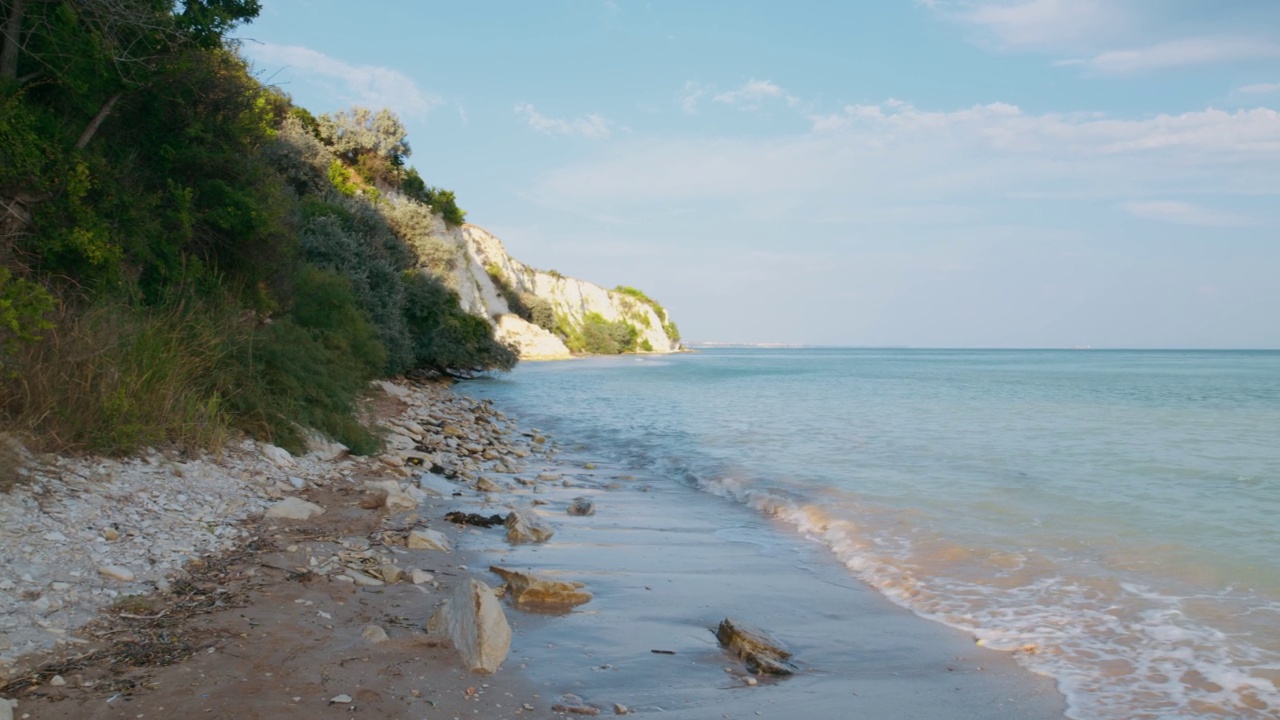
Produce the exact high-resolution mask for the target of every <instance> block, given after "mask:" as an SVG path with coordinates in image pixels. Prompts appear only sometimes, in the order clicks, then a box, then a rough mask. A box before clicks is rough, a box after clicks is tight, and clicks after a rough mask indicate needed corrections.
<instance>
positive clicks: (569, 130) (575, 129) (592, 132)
mask: <svg viewBox="0 0 1280 720" xmlns="http://www.w3.org/2000/svg"><path fill="white" fill-rule="evenodd" d="M515 111H516V114H517V115H519V116H521V117H523V118H524V119H525V121H526V122H528V123H529V127H531V128H533V129H534V130H537V131H538V132H540V133H542V134H544V135H574V136H577V137H585V138H593V139H596V140H605V139H608V138H609V137H610V136H611V135H613V130H612V129H611V128H610V126H609V122H608V121H607V120H605V119H604V118H603V117H600V116H599V115H595V114H592V115H587V116H586V117H581V118H574V119H573V120H561V119H560V118H553V117H548V116H546V115H543V114H542V113H540V112H538V111H537V109H535V108H534V107H533V106H532V105H529V104H527V103H526V104H523V105H516V107H515Z"/></svg>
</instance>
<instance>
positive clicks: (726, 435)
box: [468, 347, 1280, 718]
mask: <svg viewBox="0 0 1280 720" xmlns="http://www.w3.org/2000/svg"><path fill="white" fill-rule="evenodd" d="M468 393H469V394H474V395H477V396H480V397H491V398H494V399H495V400H497V401H499V402H500V404H501V405H502V406H504V407H506V408H509V409H510V410H511V411H513V412H515V413H516V414H517V416H519V418H520V420H521V422H522V423H523V424H526V425H529V424H534V425H537V426H539V427H541V428H544V429H546V430H550V431H552V432H554V433H556V435H557V436H559V437H563V438H570V439H572V440H573V441H574V442H579V443H581V445H582V448H581V449H582V450H584V451H588V452H590V453H593V454H596V455H599V456H601V457H605V458H608V459H610V460H611V461H614V462H617V463H619V464H621V465H622V466H631V467H636V468H645V469H647V470H648V471H650V472H652V473H656V474H657V475H659V476H660V477H661V478H663V480H664V481H669V482H672V483H678V484H681V485H684V486H687V487H689V488H691V489H696V490H697V491H699V492H704V493H707V494H711V495H715V496H719V497H721V498H728V499H730V500H732V501H734V502H736V503H739V504H740V505H741V507H742V508H743V511H744V512H755V513H759V514H762V515H764V516H767V517H769V518H771V519H773V520H776V521H777V522H773V523H772V524H771V526H772V527H775V528H776V529H777V530H776V531H777V532H778V533H780V534H782V535H790V536H792V537H794V538H796V539H798V540H799V541H802V542H805V543H810V544H814V545H816V546H818V547H820V548H822V551H824V552H828V553H830V554H831V555H832V556H834V557H835V558H836V559H838V561H839V563H840V566H842V567H843V568H844V570H845V572H847V573H848V575H850V576H852V577H855V578H857V579H858V580H860V581H862V582H863V583H866V584H868V585H870V586H872V587H874V588H875V589H877V590H878V591H879V592H880V593H882V594H883V595H884V596H885V597H887V598H889V599H890V600H892V601H893V602H895V603H897V604H899V605H901V606H903V607H905V608H908V609H910V610H911V611H913V612H914V613H916V614H917V615H920V616H922V617H925V618H928V619H930V620H934V621H937V622H941V623H944V624H947V625H950V626H952V627H955V628H959V629H961V630H964V631H965V632H967V633H969V634H971V635H972V637H973V638H974V639H975V640H976V641H977V642H979V643H980V644H982V645H984V646H987V647H991V648H994V649H998V650H1003V651H1006V652H1009V653H1011V654H1013V655H1014V656H1015V657H1016V658H1017V660H1018V661H1019V662H1020V663H1021V664H1022V665H1024V666H1025V667H1027V668H1028V669H1030V670H1032V671H1034V672H1037V673H1041V674H1044V675H1047V676H1049V677H1051V678H1053V679H1054V681H1055V682H1056V683H1057V685H1058V687H1059V689H1060V690H1061V692H1062V693H1063V695H1064V696H1065V697H1066V699H1067V703H1068V707H1069V711H1068V714H1069V716H1071V717H1075V718H1137V717H1151V718H1179V717H1186V718H1199V717H1221V716H1230V717H1242V718H1251V717H1257V718H1263V717H1273V716H1274V713H1275V712H1276V711H1277V709H1280V691H1278V690H1277V683H1278V682H1280V567H1277V565H1276V563H1275V562H1274V558H1275V557H1276V556H1277V553H1280V539H1278V538H1277V537H1276V536H1275V534H1274V532H1273V531H1272V528H1273V518H1274V517H1275V516H1276V513H1277V511H1280V447H1277V444H1276V443H1275V442H1274V440H1275V432H1276V429H1277V428H1278V427H1280V352H1278V351H1271V350H1251V349H1242V350H1199V349H1194V350H1174V349H1160V350H1119V349H1115V350H1104V351H1100V352H1088V353H1086V352H1079V351H1076V350H1054V349H1019V350H1004V349H980V350H978V349H884V348H876V349H850V348H761V347H737V348H727V347H720V348H707V349H705V350H702V351H701V352H698V353H690V354H682V355H676V356H661V357H659V356H643V355H642V356H623V357H615V358H590V359H582V360H577V361H573V362H565V363H535V364H528V365H524V366H521V367H520V368H518V369H517V370H516V371H515V372H513V373H511V374H510V375H509V376H504V377H499V378H494V379H491V380H487V381H483V382H481V383H477V384H474V385H472V386H469V388H468Z"/></svg>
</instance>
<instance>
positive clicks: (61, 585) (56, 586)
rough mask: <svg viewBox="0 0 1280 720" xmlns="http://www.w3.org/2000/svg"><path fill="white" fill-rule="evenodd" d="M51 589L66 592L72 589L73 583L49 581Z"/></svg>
mask: <svg viewBox="0 0 1280 720" xmlns="http://www.w3.org/2000/svg"><path fill="white" fill-rule="evenodd" d="M49 589H50V590H53V591H55V592H66V591H68V590H70V589H71V583H65V582H51V583H49Z"/></svg>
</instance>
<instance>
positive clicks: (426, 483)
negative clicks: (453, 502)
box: [418, 473, 460, 497]
mask: <svg viewBox="0 0 1280 720" xmlns="http://www.w3.org/2000/svg"><path fill="white" fill-rule="evenodd" d="M418 487H419V488H421V489H422V491H423V492H425V493H427V494H428V495H435V496H438V497H452V496H453V494H454V493H455V492H458V490H459V489H460V488H459V486H457V485H454V484H453V483H451V482H449V481H448V480H445V479H444V478H442V477H440V476H439V475H435V474H432V473H423V474H422V475H421V476H420V477H419V478H418Z"/></svg>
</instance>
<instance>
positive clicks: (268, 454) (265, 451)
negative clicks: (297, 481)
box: [262, 444, 294, 468]
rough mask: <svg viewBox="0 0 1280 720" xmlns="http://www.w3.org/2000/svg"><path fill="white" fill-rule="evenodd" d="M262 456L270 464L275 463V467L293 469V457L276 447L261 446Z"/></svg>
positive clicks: (269, 445) (286, 451)
mask: <svg viewBox="0 0 1280 720" xmlns="http://www.w3.org/2000/svg"><path fill="white" fill-rule="evenodd" d="M262 455H263V456H264V457H265V458H267V459H268V460H270V461H271V462H273V463H275V465H276V467H282V468H287V467H293V464H294V460H293V456H292V455H290V454H289V451H288V450H285V449H284V448H282V447H277V446H275V445H271V444H265V445H263V446H262Z"/></svg>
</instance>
